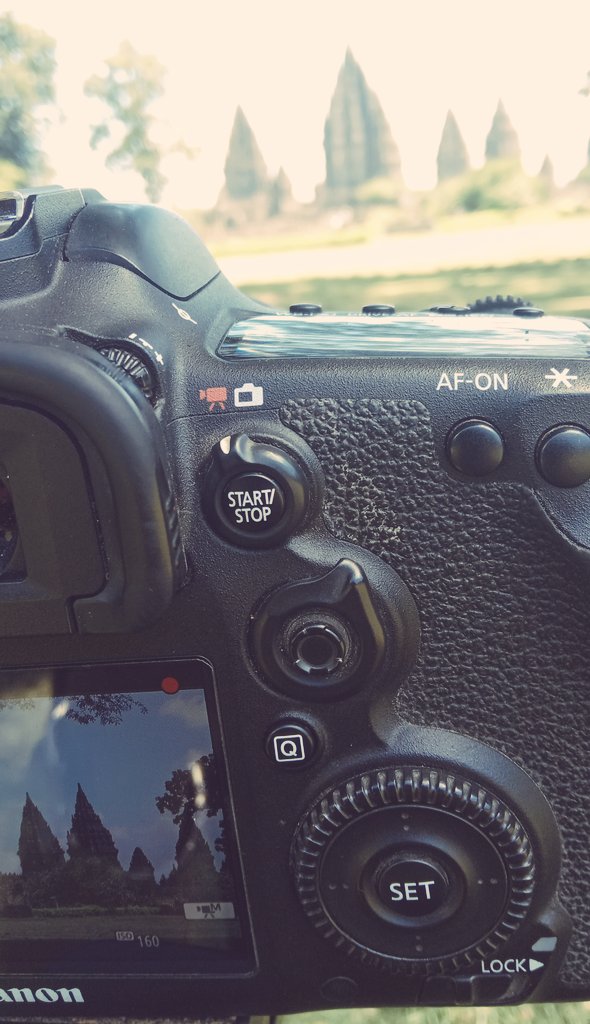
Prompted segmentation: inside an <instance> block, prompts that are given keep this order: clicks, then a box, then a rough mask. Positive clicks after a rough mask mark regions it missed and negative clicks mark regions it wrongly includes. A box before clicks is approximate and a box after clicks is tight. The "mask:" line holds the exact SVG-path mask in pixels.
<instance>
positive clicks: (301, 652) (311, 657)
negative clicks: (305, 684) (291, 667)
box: [291, 622, 347, 677]
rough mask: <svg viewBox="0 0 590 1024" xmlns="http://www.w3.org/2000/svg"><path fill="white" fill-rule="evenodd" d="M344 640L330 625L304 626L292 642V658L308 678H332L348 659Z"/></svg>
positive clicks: (314, 624)
mask: <svg viewBox="0 0 590 1024" xmlns="http://www.w3.org/2000/svg"><path fill="white" fill-rule="evenodd" d="M346 646H347V645H346V643H345V641H344V638H343V637H342V636H341V635H339V634H338V632H337V631H336V630H335V629H334V628H332V627H331V626H329V625H325V624H324V623H321V622H318V623H311V624H310V625H307V626H304V627H303V628H302V629H300V630H299V632H298V633H297V634H296V635H295V636H294V637H293V639H292V641H291V657H292V659H293V662H294V664H295V665H296V666H297V668H298V669H300V670H301V672H305V674H306V675H308V676H314V675H315V676H322V677H325V676H330V675H332V673H333V672H335V671H336V670H337V669H338V668H340V666H341V665H342V662H343V661H344V658H345V657H346V653H347V652H346Z"/></svg>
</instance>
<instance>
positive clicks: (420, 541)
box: [0, 190, 590, 1017]
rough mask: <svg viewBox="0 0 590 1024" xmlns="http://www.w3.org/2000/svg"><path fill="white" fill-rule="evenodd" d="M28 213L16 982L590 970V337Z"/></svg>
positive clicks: (209, 1007) (24, 235)
mask: <svg viewBox="0 0 590 1024" xmlns="http://www.w3.org/2000/svg"><path fill="white" fill-rule="evenodd" d="M11 204H12V206H14V224H13V225H12V226H11V227H9V228H8V229H7V230H6V231H5V233H4V235H3V236H2V237H0V261H1V265H0V274H1V275H2V298H3V301H2V304H1V305H0V338H1V341H0V392H1V394H0V399H1V401H0V419H1V420H2V423H3V431H2V436H3V440H2V443H1V448H0V476H1V478H2V482H3V488H4V493H3V501H2V505H3V509H4V516H3V518H2V519H1V522H0V527H1V528H0V540H1V541H2V543H1V544H0V556H1V559H2V562H1V564H0V568H1V569H2V571H3V575H2V576H0V609H1V614H0V652H1V655H0V656H1V664H2V669H1V671H0V688H1V693H0V733H1V735H2V737H3V741H4V742H3V744H2V746H3V753H2V754H1V755H0V758H1V761H2V763H1V766H0V771H1V772H2V779H3V793H4V796H3V802H2V805H1V807H2V812H3V813H2V819H3V823H4V825H5V827H4V838H3V840H2V843H1V844H0V964H1V965H2V968H1V972H0V1004H1V1005H0V1012H1V1013H4V1014H5V1015H10V1016H11V1017H14V1016H18V1015H22V1016H35V1015H36V1014H41V1015H43V1016H45V1017H46V1016H48V1015H52V1014H53V1015H56V1016H60V1017H63V1016H64V1015H68V1014H71V1015H80V1014H81V1013H83V1014H84V1015H86V1014H89V1015H91V1016H114V1015H131V1014H133V1015H134V1016H135V1017H141V1016H146V1017H156V1016H163V1015H166V1016H168V1017H170V1016H188V1015H192V1016H194V1015H201V1016H205V1015H211V1014H215V1015H222V1014H232V1013H238V1012H240V1013H278V1012H294V1011H299V1010H311V1009H318V1008H321V1007H327V1006H363V1005H364V1006H374V1005H404V1006H407V1005H413V1004H416V1003H425V1004H430V1005H452V1004H491V1003H496V1004H501V1003H510V1002H518V1001H523V1000H528V999H532V1000H559V999H585V998H588V995H589V993H590V957H589V956H588V937H589V934H590V899H589V894H590V866H589V865H588V859H587V855H586V848H587V846H588V839H589V831H590V824H589V822H590V768H589V763H590V758H589V756H588V755H589V750H590V739H589V738H588V730H587V729H586V723H587V722H588V721H589V700H590V696H589V694H590V669H589V667H588V666H589V665H590V657H589V654H590V651H589V648H590V610H589V608H590V602H589V601H588V596H589V573H590V564H589V551H590V514H589V513H588V508H589V507H590V506H589V503H588V495H589V491H590V408H589V404H588V388H589V383H590V378H587V376H586V375H587V372H588V357H589V349H588V345H589V342H590V330H589V328H588V327H587V326H586V324H585V323H583V322H581V321H574V320H568V319H565V318H557V317H550V316H544V315H543V314H542V312H541V311H540V310H536V309H533V308H532V307H528V306H525V305H519V306H516V307H515V308H514V309H512V308H509V309H501V310H498V309H495V308H494V306H493V304H492V308H491V309H486V308H485V306H481V305H480V306H479V307H478V306H477V305H476V307H475V308H469V307H466V308H457V307H449V306H447V307H443V306H439V307H436V308H435V309H433V310H431V311H428V312H425V313H417V314H396V313H395V310H394V309H393V308H392V307H388V306H372V307H365V309H364V310H363V312H362V313H359V314H356V315H353V314H324V313H322V312H321V311H320V310H319V308H318V307H314V306H311V305H305V304H302V305H298V306H294V307H292V309H291V311H290V312H289V313H275V312H272V311H269V310H268V309H266V308H265V307H262V306H261V305H260V304H258V303H256V302H253V301H252V300H250V299H248V298H247V297H245V296H244V295H242V294H241V293H239V292H238V291H236V289H235V288H233V286H232V285H231V284H230V283H229V282H228V281H227V280H226V279H225V278H224V276H223V275H222V274H221V273H220V272H219V269H218V268H217V266H216V265H215V263H214V261H213V259H212V257H211V256H210V254H209V253H208V252H207V250H206V249H205V247H204V246H203V245H202V243H201V242H200V240H199V239H198V238H197V236H196V235H194V234H193V232H192V231H191V230H190V229H189V228H188V226H187V225H186V224H185V223H184V222H183V221H181V220H180V219H179V218H177V217H174V216H173V215H171V214H167V213H165V212H164V211H162V210H159V209H156V208H150V207H133V206H122V205H117V204H111V203H108V202H105V201H104V200H103V199H102V197H100V196H98V195H97V194H96V193H92V192H82V191H76V190H61V191H60V190H55V191H48V192H39V193H37V194H33V193H31V194H30V195H26V196H24V197H23V203H22V208H18V209H17V207H18V202H17V198H14V197H5V199H4V206H2V205H1V204H0V212H2V211H3V212H4V215H5V221H7V219H8V216H9V215H10V212H11Z"/></svg>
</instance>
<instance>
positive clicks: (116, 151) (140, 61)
mask: <svg viewBox="0 0 590 1024" xmlns="http://www.w3.org/2000/svg"><path fill="white" fill-rule="evenodd" d="M106 66H107V71H106V74H105V75H103V76H100V75H93V76H92V77H91V78H89V79H88V81H87V82H86V84H85V86H84V92H85V93H86V95H87V96H91V97H95V98H97V99H99V100H102V101H103V103H104V104H105V105H106V107H107V108H108V113H107V114H106V115H105V117H104V118H103V120H102V121H100V122H99V123H98V124H96V125H94V127H93V129H92V134H91V138H90V145H91V146H92V148H93V149H96V148H97V147H98V146H99V144H100V143H101V142H103V141H104V140H106V139H111V138H112V133H113V122H118V123H119V125H120V127H121V128H122V129H123V135H122V138H121V139H120V140H117V141H115V142H114V146H113V148H112V149H111V151H110V153H109V154H108V155H107V157H106V163H107V166H108V167H123V168H124V167H128V168H131V169H132V170H134V171H137V173H138V174H140V175H141V177H142V178H143V180H144V182H145V187H146V193H147V195H148V198H149V199H150V200H151V201H152V202H157V201H158V199H159V198H160V195H161V193H162V189H163V187H164V185H165V183H166V179H165V178H164V176H163V174H162V173H161V172H160V162H161V159H162V149H161V147H160V146H159V145H158V144H157V143H156V142H155V141H154V139H153V138H152V137H151V133H152V129H153V124H154V118H153V116H152V115H151V113H150V108H151V106H152V104H153V103H154V101H155V100H157V99H158V97H160V96H161V95H162V94H163V92H164V86H163V78H164V71H165V69H164V67H163V66H162V65H161V64H160V62H159V61H158V60H156V58H155V57H152V56H150V55H149V54H142V53H139V52H138V51H137V50H135V48H134V47H133V46H132V45H131V43H129V42H124V43H121V45H120V47H119V49H118V51H117V53H116V54H115V55H114V56H113V57H111V58H110V60H107V61H106Z"/></svg>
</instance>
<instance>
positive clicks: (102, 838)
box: [68, 783, 120, 867]
mask: <svg viewBox="0 0 590 1024" xmlns="http://www.w3.org/2000/svg"><path fill="white" fill-rule="evenodd" d="M68 853H69V855H70V857H71V858H72V860H74V859H76V858H80V857H99V858H100V859H101V860H104V861H108V862H109V863H111V864H113V865H114V866H116V867H120V864H119V851H118V850H117V847H116V846H115V844H114V842H113V837H112V835H111V833H110V832H109V830H108V828H105V826H104V825H103V823H102V821H101V820H100V818H99V816H98V814H97V813H96V811H95V810H94V808H93V806H92V804H91V803H90V801H89V799H88V797H87V796H86V793H85V792H84V790H83V789H82V786H81V785H80V783H78V791H77V793H76V806H75V808H74V813H73V815H72V827H71V829H70V831H69V832H68Z"/></svg>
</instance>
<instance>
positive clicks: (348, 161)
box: [324, 50, 401, 202]
mask: <svg viewBox="0 0 590 1024" xmlns="http://www.w3.org/2000/svg"><path fill="white" fill-rule="evenodd" d="M324 151H325V154H326V196H327V198H328V200H329V201H336V202H339V201H346V200H347V199H351V198H353V194H354V190H355V189H356V188H358V186H359V185H363V184H364V183H365V182H367V181H371V180H372V179H373V178H380V177H389V178H393V179H401V169H400V157H399V152H398V149H397V146H396V144H395V142H394V141H393V137H392V134H391V129H390V127H389V125H388V123H387V120H386V117H385V114H384V112H383V108H382V106H381V103H380V102H379V100H378V98H377V96H376V95H375V93H374V92H373V91H372V90H371V89H370V88H369V86H368V84H367V80H366V78H365V76H364V74H363V72H362V70H361V68H360V66H359V64H358V63H357V61H356V60H355V58H354V57H353V55H352V52H351V51H350V50H347V52H346V57H345V58H344V63H343V65H342V67H341V69H340V72H339V74H338V80H337V82H336V88H335V90H334V94H333V96H332V102H331V104H330V111H329V113H328V117H327V119H326V123H325V127H324Z"/></svg>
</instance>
